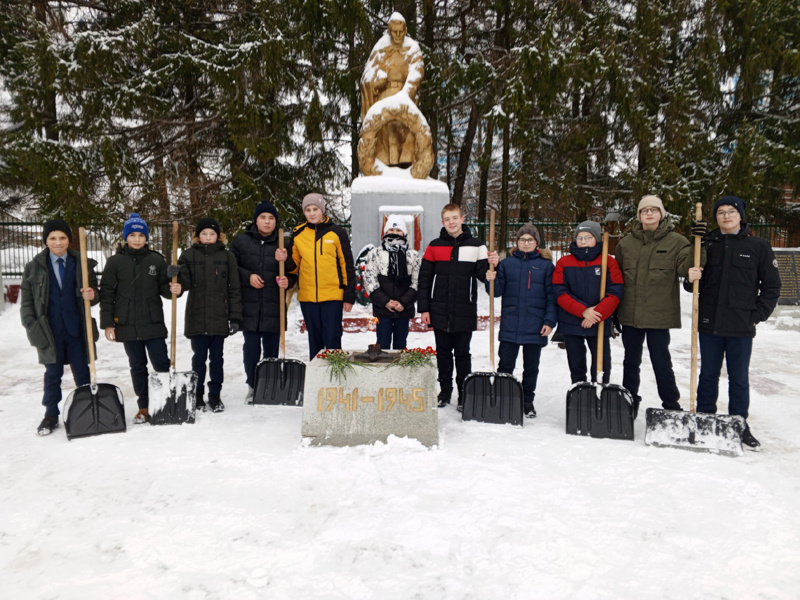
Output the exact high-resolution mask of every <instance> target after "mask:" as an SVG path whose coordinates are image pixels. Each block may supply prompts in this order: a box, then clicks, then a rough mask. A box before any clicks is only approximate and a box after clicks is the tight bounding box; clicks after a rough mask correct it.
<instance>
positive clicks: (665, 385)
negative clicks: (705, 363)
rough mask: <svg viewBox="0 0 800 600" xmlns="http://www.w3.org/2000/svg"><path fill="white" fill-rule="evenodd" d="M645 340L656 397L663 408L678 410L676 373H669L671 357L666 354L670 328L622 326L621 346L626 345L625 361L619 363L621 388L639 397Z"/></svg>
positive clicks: (678, 393) (678, 396) (678, 394)
mask: <svg viewBox="0 0 800 600" xmlns="http://www.w3.org/2000/svg"><path fill="white" fill-rule="evenodd" d="M645 338H647V351H648V352H649V353H650V362H651V363H653V373H655V376H656V386H657V387H658V397H659V398H661V406H662V407H664V408H665V409H671V410H678V409H680V407H681V405H680V403H679V402H678V400H680V397H681V393H680V392H679V391H678V386H677V385H676V384H675V372H674V371H673V370H672V357H671V356H670V353H669V342H670V335H669V329H639V328H638V327H632V326H630V325H624V326H623V327H622V344H623V345H624V346H625V359H624V361H623V363H622V366H623V375H622V385H623V387H624V388H625V389H626V390H628V391H629V392H630V393H631V395H632V396H633V397H634V398H636V399H637V400H641V397H640V396H639V384H640V382H641V379H640V377H639V373H640V367H641V364H642V349H643V347H644V341H645Z"/></svg>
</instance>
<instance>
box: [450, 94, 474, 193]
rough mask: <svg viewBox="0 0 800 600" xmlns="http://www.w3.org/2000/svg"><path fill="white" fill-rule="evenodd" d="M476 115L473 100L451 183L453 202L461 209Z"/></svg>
mask: <svg viewBox="0 0 800 600" xmlns="http://www.w3.org/2000/svg"><path fill="white" fill-rule="evenodd" d="M478 116H479V115H478V107H477V106H476V105H475V103H474V102H473V103H472V106H470V109H469V122H468V123H467V131H466V133H465V134H464V142H463V143H462V144H461V152H459V155H458V166H457V169H458V170H457V171H456V181H455V183H454V185H453V203H454V204H458V205H459V206H460V207H461V208H462V209H463V208H464V204H463V203H464V185H465V184H466V181H467V170H468V169H469V159H470V157H471V156H472V142H473V141H474V140H475V131H476V130H477V128H478Z"/></svg>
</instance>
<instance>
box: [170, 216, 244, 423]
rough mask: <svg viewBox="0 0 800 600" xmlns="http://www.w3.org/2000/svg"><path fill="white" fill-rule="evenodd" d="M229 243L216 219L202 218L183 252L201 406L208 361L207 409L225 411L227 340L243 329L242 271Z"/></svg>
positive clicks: (187, 320)
mask: <svg viewBox="0 0 800 600" xmlns="http://www.w3.org/2000/svg"><path fill="white" fill-rule="evenodd" d="M226 242H227V239H226V238H225V234H224V233H220V231H219V223H217V222H216V221H215V220H214V219H200V221H199V222H198V223H197V227H196V229H195V234H194V237H193V238H192V247H191V248H189V249H187V250H185V251H184V252H182V253H181V257H180V259H178V266H179V267H180V268H181V278H180V281H181V285H182V287H184V288H185V289H186V290H187V291H188V292H189V298H188V299H187V301H186V318H185V320H184V335H186V337H188V338H189V339H190V340H191V341H192V351H193V352H194V354H193V356H192V371H194V372H195V373H197V391H196V400H197V408H199V409H200V410H203V411H204V410H205V409H206V403H205V401H204V400H203V390H204V383H205V379H206V360H208V362H209V375H210V377H209V381H208V406H209V408H211V410H212V411H213V412H222V411H223V410H225V405H224V404H223V403H222V399H221V398H220V394H221V393H222V381H223V378H224V372H223V364H224V357H223V349H224V344H225V338H226V337H227V336H228V335H229V334H230V335H232V334H234V333H236V332H237V331H239V325H240V322H241V320H242V299H241V294H240V292H239V268H238V266H237V264H236V259H235V258H234V256H233V254H231V253H230V252H228V251H227V250H226V249H225V244H226Z"/></svg>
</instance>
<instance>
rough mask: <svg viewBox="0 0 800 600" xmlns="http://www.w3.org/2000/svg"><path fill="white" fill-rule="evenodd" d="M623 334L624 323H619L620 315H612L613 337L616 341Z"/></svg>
mask: <svg viewBox="0 0 800 600" xmlns="http://www.w3.org/2000/svg"><path fill="white" fill-rule="evenodd" d="M621 333H622V323H620V322H619V315H618V314H617V313H614V314H613V315H611V335H612V336H613V337H614V339H616V338H617V336H618V335H619V334H621Z"/></svg>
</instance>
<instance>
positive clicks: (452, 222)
mask: <svg viewBox="0 0 800 600" xmlns="http://www.w3.org/2000/svg"><path fill="white" fill-rule="evenodd" d="M463 223H464V215H462V214H461V211H458V210H448V211H447V212H446V213H444V214H443V215H442V225H443V226H444V228H445V229H446V230H447V233H449V234H450V235H452V236H453V237H458V236H459V235H461V225H462V224H463Z"/></svg>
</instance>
